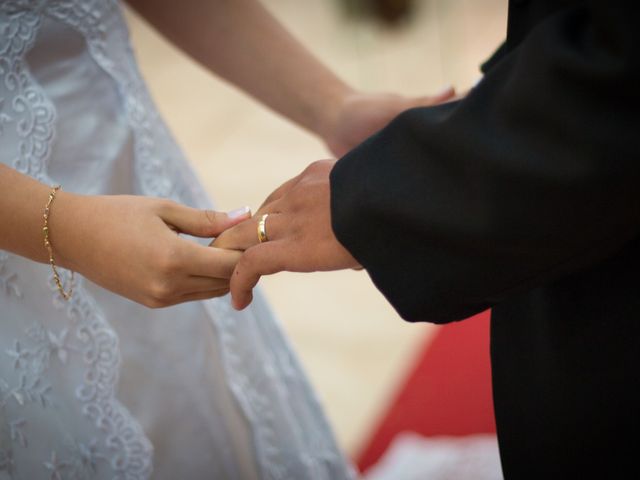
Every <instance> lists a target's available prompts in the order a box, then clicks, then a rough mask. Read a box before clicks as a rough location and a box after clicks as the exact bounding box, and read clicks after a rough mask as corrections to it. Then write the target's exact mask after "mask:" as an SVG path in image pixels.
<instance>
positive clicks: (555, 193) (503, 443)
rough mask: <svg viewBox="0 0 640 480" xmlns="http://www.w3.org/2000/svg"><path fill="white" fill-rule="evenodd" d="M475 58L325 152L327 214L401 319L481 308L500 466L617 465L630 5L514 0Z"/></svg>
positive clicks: (632, 96)
mask: <svg viewBox="0 0 640 480" xmlns="http://www.w3.org/2000/svg"><path fill="white" fill-rule="evenodd" d="M484 70H485V76H484V78H483V80H482V81H481V82H480V83H479V84H478V85H477V86H476V87H475V88H474V89H473V90H472V91H471V92H470V93H469V95H468V96H467V97H466V98H465V99H463V100H461V101H457V102H452V103H449V104H445V105H441V106H436V107H431V108H418V109H413V110H409V111H407V112H404V113H402V114H401V115H400V116H398V117H397V118H396V119H395V120H393V121H392V122H391V123H390V124H389V125H388V126H387V127H386V128H385V129H383V130H382V131H381V132H380V133H378V134H376V135H374V136H373V137H371V138H369V139H368V140H367V141H365V142H364V143H363V144H362V145H360V146H359V147H357V148H356V149H354V150H353V151H351V152H349V153H348V154H347V155H346V156H345V157H344V158H342V159H341V160H340V161H339V162H338V163H337V164H336V167H335V168H334V170H333V172H332V174H331V209H332V221H333V228H334V231H335V233H336V236H337V238H338V240H339V241H340V242H341V243H342V244H343V245H344V246H345V247H346V248H347V249H349V251H351V253H352V254H353V255H354V256H355V257H356V258H357V259H358V260H359V261H360V262H361V263H362V265H363V266H364V267H365V268H366V269H367V271H368V273H369V275H370V276H371V278H372V280H373V282H374V283H375V285H376V286H377V287H378V288H379V289H380V290H381V292H382V293H383V294H384V295H385V296H386V297H387V299H388V300H389V301H390V302H391V304H393V306H394V307H395V308H396V309H397V311H398V312H399V313H400V315H401V316H402V317H403V318H405V319H406V320H409V321H428V322H435V323H446V322H450V321H455V320H461V319H464V318H465V317H468V316H470V315H472V314H474V313H477V312H479V311H482V310H484V309H486V308H489V307H491V308H492V325H491V357H492V376H493V389H494V401H495V413H496V420H497V428H498V438H499V442H500V450H501V457H502V463H503V471H504V474H505V478H507V479H519V478H540V479H542V478H545V479H546V478H595V477H591V476H590V477H586V476H585V475H596V476H597V475H604V474H606V475H607V476H606V477H601V478H616V472H619V471H621V469H622V467H623V466H624V465H625V464H628V465H635V469H636V470H637V465H638V461H637V460H636V459H635V457H636V455H637V453H636V452H637V449H638V447H639V446H640V445H639V444H640V441H639V438H640V420H639V417H640V414H639V413H638V412H639V411H640V393H639V392H640V373H639V371H638V370H639V368H640V121H639V120H638V119H639V118H640V117H639V115H640V90H639V88H640V16H639V15H638V13H637V12H636V8H635V4H634V2H622V1H607V2H605V1H599V2H597V1H591V2H567V1H564V2H562V1H551V0H548V1H535V0H531V1H528V2H527V1H519V2H515V1H514V2H511V4H510V5H509V23H508V33H507V40H506V42H505V44H504V45H503V46H502V47H501V48H500V49H499V50H498V52H497V53H496V55H495V56H494V57H493V58H491V59H490V60H489V61H488V62H487V63H486V64H485V66H484Z"/></svg>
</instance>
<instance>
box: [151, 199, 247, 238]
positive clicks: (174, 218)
mask: <svg viewBox="0 0 640 480" xmlns="http://www.w3.org/2000/svg"><path fill="white" fill-rule="evenodd" d="M161 216H162V219H163V220H164V221H165V222H166V223H167V224H169V225H171V226H172V227H174V228H176V230H178V231H179V232H181V233H186V234H188V235H193V236H195V237H215V236H218V235H219V234H221V233H222V232H224V231H225V230H226V229H228V228H231V227H233V226H234V225H236V224H238V223H240V222H242V221H244V220H246V219H248V218H250V217H251V209H250V208H249V207H242V208H238V209H235V210H232V211H230V212H227V213H224V212H216V211H214V210H199V209H197V208H191V207H185V206H184V205H180V204H177V203H175V204H170V206H169V207H168V208H167V209H166V210H165V211H164V212H163V214H162V215H161Z"/></svg>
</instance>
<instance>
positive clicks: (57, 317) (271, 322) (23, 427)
mask: <svg viewBox="0 0 640 480" xmlns="http://www.w3.org/2000/svg"><path fill="white" fill-rule="evenodd" d="M60 26H64V28H67V29H69V30H72V31H73V32H75V33H76V34H77V35H79V36H80V37H81V39H82V41H83V42H84V45H85V46H86V48H85V50H86V52H84V51H79V52H72V53H73V55H74V56H73V57H71V56H69V57H68V58H66V60H67V61H71V60H73V61H74V62H75V65H76V66H77V69H74V70H72V71H71V73H68V72H65V73H64V75H67V74H68V75H76V77H73V78H71V77H69V79H67V78H66V77H65V78H61V79H57V80H56V79H55V78H54V79H53V80H51V77H52V76H53V77H55V75H52V73H51V72H52V71H54V72H56V71H57V70H55V69H54V68H52V67H51V65H47V68H48V69H45V68H44V67H43V68H41V69H40V70H39V71H38V72H36V76H38V75H39V77H38V78H39V79H42V82H44V84H46V85H45V87H44V88H43V86H42V85H40V84H39V83H38V81H36V78H35V77H34V73H33V72H32V71H30V67H32V66H31V65H29V62H28V61H27V56H28V54H29V52H30V50H32V49H33V50H36V48H35V47H34V45H35V44H36V42H38V37H39V35H45V34H49V35H53V37H51V38H55V35H57V33H56V32H57V31H54V30H55V29H56V28H60ZM52 31H53V33H52ZM65 34H66V33H65ZM70 38H71V37H70ZM69 55H71V54H69ZM70 59H71V60H70ZM58 63H60V62H58ZM53 66H54V67H55V65H53ZM87 72H88V73H87ZM90 74H91V75H94V77H93V78H95V79H96V81H95V82H91V85H89V86H87V79H86V78H84V77H82V75H90ZM72 81H76V82H77V83H76V86H77V88H78V93H77V94H76V95H74V97H72V98H74V99H76V98H78V97H82V95H83V94H82V93H81V90H82V89H87V91H86V92H85V93H84V95H85V96H86V98H80V100H74V101H75V102H85V103H84V104H82V103H80V108H84V109H85V110H86V109H87V108H88V106H89V105H91V107H92V108H94V107H95V111H94V110H92V111H91V112H88V111H87V113H86V119H85V124H87V125H92V124H93V123H96V122H97V123H98V125H97V126H96V131H98V130H99V131H102V130H103V129H104V128H107V127H110V126H111V123H113V122H111V121H108V120H112V119H109V118H107V117H108V115H107V113H106V112H107V107H106V106H105V105H106V102H103V104H102V105H103V107H100V104H99V103H98V104H97V105H94V103H95V92H94V93H91V92H90V90H88V89H89V88H103V91H104V92H107V95H108V94H109V92H110V91H111V90H113V95H114V96H113V99H114V100H115V103H116V104H117V105H118V106H119V111H118V112H116V113H117V115H116V114H114V115H116V116H115V117H114V118H116V119H117V121H116V122H115V123H116V124H117V125H116V127H114V130H113V131H112V133H113V134H112V135H110V136H109V137H108V138H107V139H106V140H105V142H106V143H105V145H112V144H114V143H116V144H117V145H118V149H114V148H97V147H96V145H94V144H93V143H94V138H93V137H91V136H90V135H85V136H76V137H74V138H68V135H67V133H68V132H70V131H71V132H75V131H77V130H78V128H77V125H78V124H73V120H72V119H73V115H72V114H70V113H69V112H70V111H71V110H72V109H70V108H69V107H68V106H67V105H68V103H72V102H71V101H67V100H64V99H66V98H67V97H65V95H64V92H65V88H66V87H67V86H68V85H69V84H70V83H71V82H72ZM56 82H57V83H56ZM82 91H84V90H82ZM52 98H53V101H52V100H51V99H52ZM63 100H64V101H63ZM65 102H66V103H65ZM92 102H94V103H92ZM101 108H102V109H101ZM77 111H78V110H74V111H73V112H77ZM82 111H84V110H82ZM73 112H72V113H73ZM57 131H59V132H63V133H64V135H61V134H59V133H58V132H57ZM90 137H91V138H90ZM114 139H119V142H120V143H118V142H116V141H115V140H114ZM0 143H1V144H2V149H0V150H1V151H0V161H2V162H4V163H6V164H7V165H9V166H12V167H13V168H16V169H17V170H19V171H21V172H23V173H25V174H28V175H30V176H32V177H34V178H37V179H39V180H40V181H42V182H45V183H49V184H51V183H54V182H53V181H52V178H51V172H54V173H55V175H56V176H55V180H56V182H59V183H63V184H65V185H70V186H71V187H72V188H73V189H74V190H76V191H78V192H80V193H93V192H94V191H95V190H96V189H97V190H98V191H97V192H96V193H114V192H113V191H112V190H113V182H115V180H113V179H119V181H120V187H119V188H118V189H117V190H118V193H120V191H121V190H122V189H125V190H127V189H128V190H130V193H135V194H143V195H151V196H158V197H166V198H172V199H174V200H176V201H179V202H181V203H186V204H189V205H193V206H197V207H200V208H205V207H209V206H210V202H209V200H208V199H207V196H206V194H205V193H204V191H203V189H202V187H201V186H200V184H199V182H198V181H197V179H196V177H195V175H194V174H193V171H192V170H191V168H190V166H189V165H188V164H187V162H186V161H185V159H184V157H183V155H182V154H181V152H180V150H179V149H178V147H177V146H176V144H175V142H173V140H172V138H171V136H170V134H169V132H168V131H167V129H166V127H165V125H164V124H163V122H162V121H161V119H160V117H159V115H158V113H157V111H156V109H155V108H154V106H153V103H152V101H151V98H150V96H149V94H148V92H147V90H146V87H145V85H144V83H143V81H142V79H141V76H140V74H139V72H138V69H137V66H136V63H135V58H134V56H133V53H132V50H131V47H130V44H129V40H128V32H127V29H126V25H125V23H124V19H123V17H122V13H121V12H120V9H119V5H118V3H117V2H115V1H100V0H96V1H81V0H60V1H35V0H15V1H5V2H2V3H0ZM65 144H67V145H68V146H69V148H73V149H79V150H80V151H85V153H86V154H85V158H86V159H89V160H85V161H86V163H84V164H83V163H81V164H77V165H71V166H67V165H65V162H67V161H71V160H68V157H66V156H65V155H63V154H62V152H64V151H65V150H64V148H65V147H64V145H65ZM83 149H84V150H83ZM96 151H98V152H100V153H96ZM103 151H108V152H110V153H113V155H111V156H109V157H108V158H107V157H105V158H100V155H103V156H104V154H103V153H102V152H103ZM114 152H115V153H114ZM91 159H94V160H95V161H93V162H92V160H91ZM71 167H73V168H71ZM74 168H75V169H80V171H84V170H92V169H93V170H92V171H100V172H102V174H103V175H104V178H110V179H111V183H109V182H106V181H105V182H104V183H100V182H99V181H96V180H99V179H96V178H94V179H93V181H89V180H88V179H91V177H90V176H87V177H77V176H73V175H71V173H70V172H73V171H74ZM122 172H125V173H124V174H123V173H122ZM101 178H102V177H101ZM96 184H97V185H98V186H96ZM48 276H49V272H48V271H47V269H46V266H42V265H37V264H34V263H33V262H29V261H27V260H25V259H22V258H18V257H15V256H13V255H9V254H7V253H6V252H0V305H2V313H0V478H3V476H4V477H6V478H30V479H31V478H33V479H36V478H114V479H142V478H149V477H150V476H151V472H152V466H153V465H154V463H155V464H157V463H158V461H159V459H155V460H154V458H153V448H152V441H151V440H150V439H149V438H148V436H147V434H145V432H144V431H143V427H142V425H144V430H147V431H155V429H156V427H157V426H158V425H157V424H158V423H162V422H163V417H165V415H164V412H166V411H169V412H171V411H172V410H171V402H172V401H173V403H174V404H175V405H181V404H180V403H179V402H178V398H186V400H182V402H183V404H184V402H191V403H189V405H198V404H207V403H209V404H216V403H220V406H215V405H213V406H211V408H209V407H208V406H207V405H205V406H203V407H202V412H205V413H203V414H202V415H203V417H202V418H201V419H198V418H195V419H192V420H191V423H189V422H180V421H175V422H174V423H171V425H172V429H173V431H174V434H175V436H176V437H180V435H187V434H188V432H189V431H190V430H189V428H191V427H189V426H190V425H195V424H198V423H203V424H204V423H206V424H208V425H210V426H209V428H208V429H206V431H205V429H203V431H202V432H199V433H198V435H197V436H194V437H193V440H192V441H191V442H190V441H189V438H188V437H180V438H179V439H178V438H176V440H175V442H174V443H171V442H170V441H169V442H168V443H167V447H166V448H165V449H164V450H163V455H162V460H163V462H164V463H162V466H161V468H160V469H158V468H156V471H155V475H154V476H155V477H158V478H172V475H174V477H173V478H175V474H176V473H177V471H175V470H172V468H174V467H175V468H176V469H178V468H182V469H183V470H182V473H188V472H186V470H185V469H188V468H191V467H189V466H188V465H189V464H194V465H195V464H197V465H198V468H200V470H198V471H197V472H200V473H196V470H192V471H191V474H193V475H198V474H200V475H202V473H201V472H210V473H209V474H208V475H207V478H209V477H212V478H245V477H246V478H248V477H250V476H256V477H258V478H263V479H294V478H296V479H299V478H305V479H307V478H309V479H340V478H353V476H354V473H353V471H352V470H351V469H350V467H349V465H348V464H347V462H346V461H345V459H344V458H343V456H342V455H341V453H340V452H339V450H338V448H337V447H336V444H335V440H334V438H333V435H332V433H331V430H330V428H329V426H328V424H327V422H326V420H325V418H324V415H323V413H322V410H321V408H320V405H319V403H318V401H317V399H316V397H315V396H314V394H313V391H312V389H311V388H310V387H309V385H308V383H307V380H306V378H305V377H304V374H303V373H302V370H301V368H300V365H299V363H298V361H297V359H296V358H295V355H294V354H293V352H292V350H291V347H290V345H289V344H288V343H287V341H286V339H285V338H284V336H283V335H282V332H281V331H280V329H279V327H278V325H277V323H276V321H275V319H274V318H273V316H272V315H271V313H270V312H269V311H268V309H267V308H266V305H264V303H263V302H262V301H261V299H260V298H259V295H258V300H257V304H256V305H255V306H254V307H253V308H251V309H249V310H248V311H246V312H244V313H241V314H239V313H237V312H235V311H233V310H232V309H231V308H230V306H229V303H228V300H227V299H217V300H213V301H207V302H199V303H197V304H192V305H187V306H183V307H180V308H178V309H176V310H172V309H167V311H165V312H163V313H158V312H157V311H150V310H147V309H143V308H142V307H138V306H132V305H129V304H128V303H127V301H125V300H123V299H121V298H118V297H116V296H114V295H111V294H109V293H108V292H104V291H102V290H101V289H99V287H97V286H95V285H92V284H90V283H88V282H86V281H84V280H83V279H79V280H78V284H77V286H76V293H75V295H74V297H73V299H72V300H71V301H70V302H68V303H67V302H62V301H61V300H59V299H58V297H57V296H56V294H55V288H54V286H53V284H52V283H51V282H49V283H48V284H47V282H46V278H48ZM49 278H50V277H49ZM172 312H175V313H173V314H172ZM178 312H180V313H178ZM181 321H184V325H185V326H184V330H185V332H184V334H185V339H186V340H185V343H186V342H188V341H189V335H192V337H193V339H194V340H195V339H197V338H201V337H203V332H208V333H206V334H207V335H210V336H211V342H210V343H211V344H210V345H204V344H203V345H202V349H203V352H205V353H203V355H202V357H203V360H202V361H201V362H200V363H197V362H194V365H193V366H192V367H191V368H190V367H189V363H188V362H180V361H175V360H168V359H164V360H162V361H165V362H166V365H168V367H167V368H178V367H173V366H175V365H181V366H180V367H179V368H181V369H182V370H179V371H177V373H176V376H175V377H173V376H172V377H171V378H169V379H167V380H166V381H167V385H168V386H170V387H171V388H174V389H179V390H180V391H182V393H183V394H184V393H185V392H186V393H188V396H187V397H179V396H176V397H175V398H174V399H173V400H172V399H168V400H167V402H169V406H167V405H159V404H155V403H154V404H148V405H146V404H145V402H144V401H142V400H139V399H144V398H149V397H150V395H147V396H145V392H140V391H134V390H131V389H130V388H129V387H128V388H129V389H127V388H125V389H124V390H123V391H122V390H121V392H120V393H121V395H124V396H123V398H125V397H126V398H127V399H129V404H128V406H129V405H130V408H125V406H124V404H123V403H122V402H121V401H119V399H118V396H117V395H116V389H117V387H118V385H119V380H120V379H121V377H122V378H123V379H125V380H126V379H128V378H129V377H128V375H129V370H128V369H127V368H128V367H132V368H133V367H136V368H137V369H138V370H140V371H144V372H147V373H146V378H152V380H149V381H147V382H146V383H145V382H141V383H140V384H139V386H136V388H138V389H144V388H148V389H149V390H150V391H154V392H155V391H157V390H156V389H158V388H161V387H158V386H157V385H154V384H153V380H155V379H157V378H160V379H162V376H161V375H158V372H154V370H153V369H154V368H155V367H154V364H149V363H148V362H149V361H150V360H144V359H143V358H141V356H139V355H137V354H136V353H135V352H136V345H137V344H136V343H134V342H135V341H136V339H138V340H137V341H139V342H140V343H141V344H148V345H150V346H151V348H154V349H156V350H159V352H160V353H159V354H158V355H159V356H158V357H157V358H156V361H158V360H159V359H160V356H161V355H162V354H163V349H166V350H167V351H169V350H171V351H174V350H175V351H177V354H178V355H184V354H185V351H184V349H181V348H180V347H181V346H182V345H178V346H175V345H172V344H171V343H170V342H171V338H166V333H163V329H164V330H166V329H167V328H169V327H170V326H171V325H172V322H173V323H175V322H181ZM145 322H149V323H146V324H145ZM162 322H165V323H164V324H163V323H162ZM154 324H155V326H154ZM114 325H115V326H116V327H117V328H114ZM160 326H162V328H160ZM190 329H191V330H190ZM123 334H124V335H125V336H124V337H123ZM122 342H124V344H122ZM123 346H124V347H126V348H125V350H124V351H125V352H126V354H125V355H124V360H123V350H122V348H123ZM184 347H185V348H186V349H188V346H187V345H184ZM132 352H133V353H132ZM216 358H218V359H219V361H220V366H216V365H212V366H210V367H208V362H215V359H216ZM145 362H146V363H145ZM218 367H219V368H221V369H222V373H221V375H222V377H221V378H222V380H218V381H212V383H210V384H208V383H206V381H203V380H202V379H203V378H204V379H206V378H218V377H215V375H214V374H213V373H211V374H210V375H209V374H208V369H213V368H218ZM122 368H124V369H125V370H123V371H122V372H121V369H122ZM157 368H161V367H160V366H158V367H157ZM190 370H192V371H191V372H190ZM149 372H151V373H149ZM132 383H133V382H132ZM221 383H223V384H224V385H221ZM126 385H129V383H126ZM167 388H169V387H167ZM225 390H228V392H229V397H230V398H231V401H232V403H234V405H232V406H231V407H230V406H228V405H226V406H225V405H224V401H223V397H224V396H225V393H224V391H225ZM137 400H139V401H137ZM198 402H199V403H198ZM156 406H157V407H158V410H160V409H161V408H162V409H163V410H162V411H161V412H160V411H159V412H156V411H155V410H156ZM131 408H133V409H134V410H133V411H134V414H137V415H140V416H141V417H139V418H134V415H132V411H131ZM165 409H166V410H165ZM236 409H237V411H238V412H239V413H237V415H239V416H238V419H239V420H238V422H244V423H245V424H246V429H247V431H248V437H249V438H250V444H248V445H243V440H242V437H240V440H236V441H235V443H234V442H231V441H229V439H230V438H232V437H233V436H234V434H233V425H237V424H238V423H237V422H236V424H232V423H229V422H227V421H226V420H225V419H224V418H222V417H225V416H226V415H227V414H229V415H230V416H231V414H232V413H233V412H235V410H236ZM174 414H176V415H177V414H178V413H176V412H174ZM216 416H218V417H221V418H219V419H217V420H216V421H213V422H212V418H211V417H216ZM141 419H143V421H141ZM213 420H215V419H213ZM167 421H168V420H167ZM181 424H182V425H183V427H182V430H181V427H180V425H181ZM175 425H178V427H174V426H175ZM160 430H161V429H160ZM185 432H187V433H185ZM157 438H159V437H157V436H156V437H154V438H152V440H153V441H156V439H157ZM183 438H186V441H183ZM178 440H180V441H178ZM207 442H208V443H207ZM184 443H186V445H185V446H184V448H183V449H181V451H177V450H179V448H178V447H176V445H182V444H184ZM245 443H246V442H245ZM229 445H234V447H235V448H236V450H246V451H244V452H240V453H238V452H232V451H228V450H229V449H230V447H229ZM206 452H212V453H211V454H209V455H207V453H206ZM190 455H193V458H190ZM203 457H204V458H203ZM247 458H251V459H252V461H253V462H254V463H255V465H254V466H253V467H252V468H246V467H243V466H242V465H241V463H242V461H241V460H240V459H245V460H246V459H247ZM180 466H181V467H180ZM192 468H196V467H192ZM215 472H219V474H216V473H215ZM191 478H196V477H195V476H192V477H191ZM197 478H201V477H197Z"/></svg>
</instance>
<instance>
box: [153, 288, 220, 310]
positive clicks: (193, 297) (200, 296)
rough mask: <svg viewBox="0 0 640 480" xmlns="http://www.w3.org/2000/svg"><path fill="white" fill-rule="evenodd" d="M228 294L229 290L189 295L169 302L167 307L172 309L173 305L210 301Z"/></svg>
mask: <svg viewBox="0 0 640 480" xmlns="http://www.w3.org/2000/svg"><path fill="white" fill-rule="evenodd" d="M227 293H229V289H228V288H221V289H215V290H209V291H206V292H198V293H188V294H184V295H181V296H179V297H175V298H173V299H171V300H169V301H168V302H167V304H166V305H165V306H166V307H170V306H172V305H178V304H180V303H185V302H195V301H197V300H208V299H210V298H216V297H223V296H225V295H226V294H227Z"/></svg>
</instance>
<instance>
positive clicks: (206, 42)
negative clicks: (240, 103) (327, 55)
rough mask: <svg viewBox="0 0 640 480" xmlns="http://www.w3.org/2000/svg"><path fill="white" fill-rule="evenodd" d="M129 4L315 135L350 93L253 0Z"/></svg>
mask: <svg viewBox="0 0 640 480" xmlns="http://www.w3.org/2000/svg"><path fill="white" fill-rule="evenodd" d="M129 3H130V4H131V5H132V6H133V7H134V8H135V9H136V10H137V11H138V12H139V13H140V14H141V15H143V16H144V17H145V18H146V19H147V20H148V21H149V22H150V23H151V24H153V25H154V26H155V27H156V28H157V29H158V30H159V31H160V32H161V33H163V34H164V35H165V36H166V37H167V38H169V39H170V40H171V41H172V42H173V43H174V44H176V45H177V46H178V47H180V48H181V49H182V50H184V51H185V52H186V53H187V54H188V55H190V56H191V57H192V58H194V59H195V60H196V61H198V62H199V63H201V64H202V65H204V66H205V67H206V68H207V69H209V70H210V71H211V72H213V73H215V74H217V75H219V76H221V77H222V78H224V79H226V80H227V81H229V82H231V83H233V84H234V85H236V86H238V87H239V88H241V89H242V90H244V91H245V92H247V93H248V94H250V95H251V96H253V97H255V98H256V99H257V100H259V101H260V102H262V103H263V104H265V105H267V106H268V107H270V108H272V109H273V110H275V111H276V112H278V113H280V114H282V115H284V116H285V117H287V118H289V119H290V120H292V121H293V122H295V123H297V124H299V125H300V126H302V127H304V128H306V129H308V130H310V131H312V132H314V133H316V134H318V135H324V133H325V131H326V129H328V128H330V127H328V125H330V124H331V122H332V120H333V117H334V116H335V115H336V111H337V110H338V108H339V106H340V103H341V101H342V98H343V97H344V96H345V95H346V94H348V93H350V92H351V89H350V88H349V86H347V85H346V84H345V83H344V82H343V81H342V80H340V79H339V78H338V77H337V76H336V75H334V74H333V73H332V72H331V71H330V70H329V69H328V68H327V67H325V66H324V65H323V64H322V63H320V62H319V61H318V60H317V59H316V58H315V57H314V56H313V55H312V54H311V53H310V52H309V51H308V50H307V49H305V48H304V47H303V46H302V45H301V44H300V43H299V42H298V41H297V40H295V39H294V38H293V37H292V36H291V35H290V34H289V33H288V32H287V31H286V30H285V29H284V28H283V27H282V26H281V25H280V24H279V23H278V22H277V21H276V20H275V19H274V18H273V16H271V15H270V14H269V13H268V12H267V10H266V9H265V8H264V7H263V6H262V5H260V3H259V2H257V1H256V0H215V1H213V0H187V1H184V2H180V6H179V8H177V7H176V4H175V3H174V2H171V1H169V0H130V1H129Z"/></svg>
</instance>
